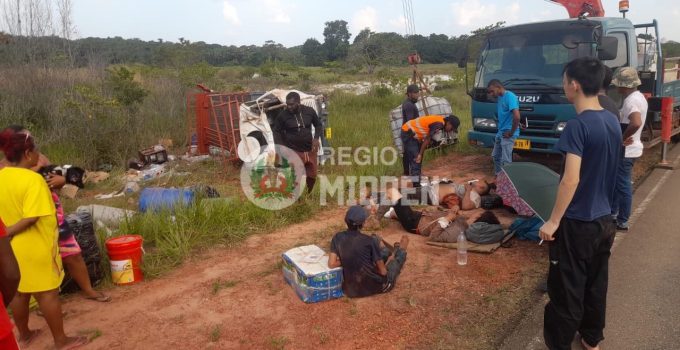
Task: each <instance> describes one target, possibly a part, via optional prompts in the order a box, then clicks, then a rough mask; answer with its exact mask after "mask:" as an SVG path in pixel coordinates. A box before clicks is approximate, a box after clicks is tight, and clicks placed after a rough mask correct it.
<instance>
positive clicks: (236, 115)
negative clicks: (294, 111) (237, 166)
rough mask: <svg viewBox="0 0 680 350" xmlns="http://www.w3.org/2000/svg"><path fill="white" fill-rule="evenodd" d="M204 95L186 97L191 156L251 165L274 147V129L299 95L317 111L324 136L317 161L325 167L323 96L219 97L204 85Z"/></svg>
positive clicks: (281, 92) (273, 93) (277, 93)
mask: <svg viewBox="0 0 680 350" xmlns="http://www.w3.org/2000/svg"><path fill="white" fill-rule="evenodd" d="M198 88H199V89H200V90H201V92H198V93H194V94H190V95H189V96H187V111H188V117H189V123H188V125H189V126H190V129H189V138H190V140H191V149H192V152H195V153H196V154H213V155H221V156H223V157H225V158H226V159H228V160H230V161H234V162H238V161H243V162H246V163H247V162H251V161H253V160H254V157H255V156H257V155H258V154H259V152H260V150H262V149H264V148H265V147H264V146H266V145H273V144H274V134H273V131H272V125H273V123H274V120H275V118H276V116H278V114H279V113H280V112H281V110H282V109H283V108H285V106H286V104H285V102H286V95H287V94H288V93H290V92H293V91H295V92H297V93H299V94H300V103H301V104H303V105H305V106H308V107H311V108H313V109H314V111H316V113H317V115H318V116H319V119H320V120H321V124H322V126H323V128H324V132H322V133H321V137H320V138H321V145H322V146H323V147H321V149H320V150H319V153H318V157H319V163H321V164H323V162H324V161H325V159H326V155H325V154H324V149H325V148H327V147H329V146H330V145H329V142H328V139H327V137H326V136H327V135H328V134H329V128H328V125H329V123H328V113H327V111H326V100H325V97H324V96H323V95H311V94H307V93H304V92H301V91H297V90H282V89H274V90H271V91H267V92H237V93H219V92H215V91H212V90H210V89H208V88H206V87H204V86H202V85H198Z"/></svg>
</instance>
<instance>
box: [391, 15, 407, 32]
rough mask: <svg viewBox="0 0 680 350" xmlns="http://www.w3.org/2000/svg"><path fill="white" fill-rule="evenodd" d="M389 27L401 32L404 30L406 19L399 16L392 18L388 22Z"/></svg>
mask: <svg viewBox="0 0 680 350" xmlns="http://www.w3.org/2000/svg"><path fill="white" fill-rule="evenodd" d="M389 23H390V26H392V27H393V28H395V29H398V30H399V31H403V30H405V29H406V17H404V16H399V18H393V19H391V20H389Z"/></svg>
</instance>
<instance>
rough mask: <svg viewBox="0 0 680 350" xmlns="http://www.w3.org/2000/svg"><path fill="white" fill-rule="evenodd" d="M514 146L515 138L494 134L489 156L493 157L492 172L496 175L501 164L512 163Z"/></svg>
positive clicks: (501, 166)
mask: <svg viewBox="0 0 680 350" xmlns="http://www.w3.org/2000/svg"><path fill="white" fill-rule="evenodd" d="M513 147H515V138H514V137H511V138H507V139H506V138H504V137H503V136H496V140H495V143H494V145H493V152H491V157H492V158H493V167H494V174H496V175H498V173H500V172H501V169H502V168H503V165H505V164H508V163H512V148H513Z"/></svg>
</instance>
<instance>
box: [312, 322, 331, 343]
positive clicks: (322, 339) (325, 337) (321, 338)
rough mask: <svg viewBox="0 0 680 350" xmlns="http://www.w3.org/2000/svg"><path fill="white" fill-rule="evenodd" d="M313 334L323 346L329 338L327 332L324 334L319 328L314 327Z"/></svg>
mask: <svg viewBox="0 0 680 350" xmlns="http://www.w3.org/2000/svg"><path fill="white" fill-rule="evenodd" d="M313 330H314V333H316V335H318V336H319V344H321V345H324V344H326V343H327V342H328V340H329V336H328V332H326V331H325V330H324V329H323V328H321V327H320V326H314V329H313Z"/></svg>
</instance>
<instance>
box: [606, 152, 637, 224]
mask: <svg viewBox="0 0 680 350" xmlns="http://www.w3.org/2000/svg"><path fill="white" fill-rule="evenodd" d="M636 159H637V158H625V157H624V158H621V162H619V169H618V170H617V172H616V187H615V188H614V200H613V201H612V216H613V215H616V222H617V224H618V225H619V226H622V227H628V219H629V218H630V211H631V207H632V206H633V183H632V173H633V165H634V164H635V160H636Z"/></svg>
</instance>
